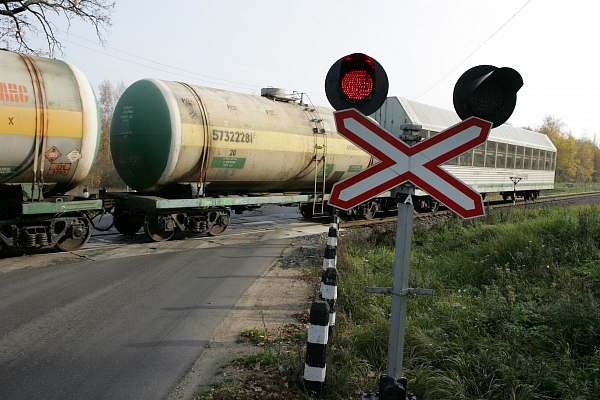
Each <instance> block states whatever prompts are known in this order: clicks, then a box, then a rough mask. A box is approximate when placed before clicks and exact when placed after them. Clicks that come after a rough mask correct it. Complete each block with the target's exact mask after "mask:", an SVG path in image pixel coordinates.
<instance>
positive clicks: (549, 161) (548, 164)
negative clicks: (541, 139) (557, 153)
mask: <svg viewBox="0 0 600 400" xmlns="http://www.w3.org/2000/svg"><path fill="white" fill-rule="evenodd" d="M544 153H545V154H546V160H545V162H544V170H545V171H550V166H551V165H552V161H551V160H550V157H551V154H552V153H550V152H549V151H544Z"/></svg>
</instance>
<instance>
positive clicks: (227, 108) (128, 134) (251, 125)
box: [110, 79, 371, 194]
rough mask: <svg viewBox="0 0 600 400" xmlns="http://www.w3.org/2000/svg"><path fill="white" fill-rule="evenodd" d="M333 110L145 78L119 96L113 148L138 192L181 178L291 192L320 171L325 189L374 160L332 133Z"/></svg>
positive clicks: (202, 184)
mask: <svg viewBox="0 0 600 400" xmlns="http://www.w3.org/2000/svg"><path fill="white" fill-rule="evenodd" d="M266 93H267V95H268V94H269V93H273V91H272V90H269V91H266ZM332 112H333V110H331V109H328V108H324V107H312V106H307V105H304V104H301V102H300V101H298V99H291V98H286V97H284V96H280V95H279V96H271V97H270V98H268V97H260V96H254V95H248V94H242V93H236V92H230V91H224V90H218V89H211V88H205V87H200V86H193V85H188V84H185V83H179V82H168V81H161V80H155V79H145V80H141V81H138V82H135V83H134V84H132V85H131V86H130V87H129V88H127V90H126V91H125V92H124V93H123V95H122V96H121V98H120V99H119V101H118V103H117V106H116V109H115V112H114V114H113V119H112V123H111V130H110V144H111V153H112V157H113V161H114V163H115V167H116V169H117V171H118V173H119V174H120V176H121V178H122V179H123V180H124V181H125V183H127V185H129V186H130V187H131V188H133V189H136V190H138V191H168V190H169V188H170V187H172V186H173V185H174V184H178V183H179V184H195V185H197V187H199V188H205V190H204V193H205V194H218V193H265V192H296V191H303V190H304V191H305V190H312V189H313V188H314V186H315V181H318V182H319V185H321V182H322V179H323V175H324V176H325V180H326V186H327V188H330V187H331V186H332V185H333V183H335V182H337V181H338V180H340V179H344V178H345V177H347V176H350V175H351V174H353V173H355V172H357V171H360V170H361V169H364V168H366V167H367V166H369V163H370V162H371V157H370V156H369V155H368V154H366V153H365V152H363V151H362V150H360V149H359V148H357V147H356V146H354V145H353V144H352V143H350V142H348V141H347V140H346V139H344V138H343V137H341V136H339V135H338V134H337V132H335V123H334V121H333V114H332Z"/></svg>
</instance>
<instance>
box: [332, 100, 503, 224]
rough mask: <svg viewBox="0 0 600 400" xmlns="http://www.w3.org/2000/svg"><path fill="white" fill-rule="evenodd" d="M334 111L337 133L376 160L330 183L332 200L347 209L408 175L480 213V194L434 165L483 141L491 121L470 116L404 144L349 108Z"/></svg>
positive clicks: (464, 209) (446, 200) (448, 202)
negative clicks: (365, 167)
mask: <svg viewBox="0 0 600 400" xmlns="http://www.w3.org/2000/svg"><path fill="white" fill-rule="evenodd" d="M334 115H335V123H336V126H337V130H338V132H339V134H340V135H342V136H343V137H345V138H346V139H348V140H350V141H351V142H352V143H354V144H356V145H357V146H358V147H360V148H361V149H363V150H364V151H366V152H367V153H369V154H371V155H372V156H373V157H375V158H376V159H377V160H379V162H378V163H376V164H374V165H372V166H370V167H369V168H367V169H365V170H363V171H361V172H359V173H357V174H355V175H352V176H351V177H349V178H347V179H344V180H343V181H340V182H337V183H336V184H335V185H333V190H332V192H331V196H330V198H329V204H331V205H332V206H334V207H337V208H341V209H343V210H349V209H350V208H352V207H355V206H357V205H359V204H361V203H364V202H365V201H368V200H370V199H372V198H374V197H376V196H377V195H379V194H381V193H383V192H385V191H387V190H390V189H393V188H395V187H397V186H399V185H401V184H403V183H404V182H407V181H410V182H412V183H413V184H414V185H416V186H418V187H419V188H420V189H422V190H424V191H425V192H427V193H429V195H431V196H432V197H433V198H435V199H436V200H438V201H439V202H440V203H442V204H444V205H445V206H446V207H448V208H449V209H451V210H452V211H454V212H455V213H457V214H458V215H460V216H461V217H463V218H473V217H479V216H482V215H485V209H484V207H483V199H482V197H481V195H480V194H479V193H477V192H476V191H475V190H473V189H472V188H470V187H469V186H467V185H466V184H465V183H464V182H462V181H461V180H459V179H458V178H456V177H455V176H454V175H452V174H450V173H448V172H447V171H446V170H444V169H443V168H442V167H441V166H440V165H441V164H443V163H445V162H446V161H448V160H451V159H452V158H454V157H457V156H459V155H461V154H463V153H464V152H466V151H469V150H471V149H472V148H474V147H477V146H479V145H480V144H482V143H484V142H485V141H486V140H487V137H488V135H489V133H490V130H491V129H492V123H491V122H488V121H485V120H482V119H479V118H476V117H471V118H469V119H466V120H464V121H462V122H460V123H458V124H456V125H454V126H452V127H450V128H448V129H446V130H444V131H442V132H440V133H439V134H438V135H435V136H432V137H430V138H429V139H427V140H424V141H422V142H419V143H417V144H415V145H414V146H409V145H407V144H406V143H404V142H403V141H402V140H400V139H399V138H397V137H395V136H393V135H392V134H391V133H389V132H387V131H386V130H385V129H383V128H381V127H380V126H379V125H377V124H376V123H375V122H373V121H372V120H370V119H369V118H367V117H365V116H364V115H363V114H361V113H360V112H358V111H356V110H354V109H352V110H343V111H337V112H335V113H334Z"/></svg>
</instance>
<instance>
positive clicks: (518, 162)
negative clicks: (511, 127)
mask: <svg viewBox="0 0 600 400" xmlns="http://www.w3.org/2000/svg"><path fill="white" fill-rule="evenodd" d="M524 156H525V147H523V146H517V155H516V157H515V168H517V169H523V157H524Z"/></svg>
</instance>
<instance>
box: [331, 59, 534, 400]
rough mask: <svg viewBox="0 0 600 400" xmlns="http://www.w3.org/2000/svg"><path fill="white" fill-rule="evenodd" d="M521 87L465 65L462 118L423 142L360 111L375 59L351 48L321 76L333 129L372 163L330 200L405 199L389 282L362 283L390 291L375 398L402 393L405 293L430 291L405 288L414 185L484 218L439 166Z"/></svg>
mask: <svg viewBox="0 0 600 400" xmlns="http://www.w3.org/2000/svg"><path fill="white" fill-rule="evenodd" d="M522 86H523V79H522V78H521V75H520V74H519V73H518V72H517V71H515V70H513V69H511V68H496V67H493V66H491V65H480V66H477V67H474V68H471V69H469V70H468V71H467V72H465V73H464V74H463V75H462V76H461V77H460V79H459V80H458V82H457V83H456V86H455V88H454V108H455V109H456V112H457V114H458V115H459V117H460V118H461V119H463V120H464V121H462V122H460V123H458V124H456V125H454V126H452V127H450V128H448V129H446V130H444V131H442V132H440V133H439V134H437V135H435V136H432V137H430V138H429V139H427V140H424V141H422V142H419V139H420V138H419V137H418V136H416V135H404V136H402V138H403V139H405V140H407V141H408V143H405V142H404V141H403V140H401V139H399V138H396V137H395V136H393V135H392V134H391V133H389V132H387V131H386V130H385V129H383V128H381V127H380V126H379V125H377V124H376V123H375V122H373V121H372V120H370V119H368V118H367V117H366V116H365V115H363V114H367V115H368V114H372V113H374V112H375V111H377V109H379V108H380V107H381V106H382V105H383V102H384V101H385V97H386V96H387V90H388V80H387V75H386V74H385V71H384V70H383V68H382V67H381V65H379V63H377V61H375V60H374V59H373V58H371V57H369V56H366V55H364V54H360V53H355V54H351V55H349V56H346V57H342V58H340V59H339V60H338V61H337V62H336V63H334V64H333V66H332V67H331V69H330V70H329V72H328V73H327V77H326V79H325V92H326V94H327V99H328V100H329V103H331V105H332V106H333V108H335V109H336V110H337V111H336V112H335V113H334V118H335V123H336V127H337V131H338V133H339V134H340V135H341V136H343V137H345V138H346V139H348V140H350V141H351V142H352V143H354V144H355V145H357V146H358V147H360V148H361V149H363V150H364V151H366V152H367V153H369V154H371V155H372V156H373V157H374V158H376V159H377V160H378V161H379V162H378V163H376V164H375V165H372V166H370V167H369V168H367V169H365V170H364V171H361V172H359V173H357V174H355V175H352V176H351V177H349V178H347V179H345V180H343V181H340V182H337V183H336V184H335V185H334V186H333V188H332V191H331V195H330V197H329V204H330V205H332V206H334V207H337V208H341V209H344V210H349V209H350V208H352V207H355V206H357V205H359V204H361V203H364V202H366V201H368V200H370V199H372V198H373V197H375V196H377V195H378V194H380V193H383V192H385V191H387V190H390V189H393V188H398V194H399V197H398V199H400V197H404V198H405V199H407V200H405V201H399V203H398V223H397V228H396V229H397V231H396V256H395V262H394V278H393V287H391V288H366V289H367V292H370V293H391V294H392V308H391V318H390V337H389V341H388V373H387V374H384V375H382V376H381V377H380V387H379V393H378V395H379V396H378V397H377V398H378V399H379V400H392V399H394V400H396V399H405V398H407V396H406V395H407V393H406V379H405V378H402V377H401V376H402V360H403V352H404V330H405V324H406V304H407V296H408V294H409V293H417V294H430V295H432V294H435V292H434V291H433V290H430V289H411V288H409V287H408V278H409V270H410V268H409V267H410V249H411V243H412V228H413V224H412V221H413V210H414V206H413V204H412V201H410V200H408V199H409V198H410V197H411V196H412V195H414V193H415V187H416V186H418V187H419V188H421V189H423V190H424V191H426V192H427V193H429V195H431V196H432V197H434V198H435V199H437V200H438V201H439V202H441V203H443V204H444V205H446V206H447V207H448V208H450V209H451V210H453V211H454V212H456V213H457V214H459V215H460V216H461V217H463V218H473V217H479V216H482V215H485V210H484V207H483V199H482V197H481V195H480V194H479V193H478V192H476V191H475V190H473V189H471V188H470V187H469V186H467V185H466V184H464V183H463V182H461V181H460V180H459V179H457V178H456V177H454V176H453V175H451V174H450V173H448V172H447V171H446V170H445V169H443V168H442V167H441V164H443V163H445V162H446V161H449V160H451V159H452V158H454V157H457V156H459V155H461V154H463V153H465V152H467V151H469V150H471V149H473V148H475V147H477V146H479V145H481V144H483V143H484V142H485V141H486V140H487V137H488V135H489V133H490V130H491V129H492V128H493V127H496V126H499V125H501V124H503V123H504V122H506V120H507V119H508V117H510V115H511V114H512V112H513V110H514V108H515V105H516V101H517V94H516V93H517V91H518V90H519V89H520V88H521V87H522ZM351 108H354V109H351ZM357 110H358V111H357ZM361 112H362V113H363V114H361ZM406 182H410V183H409V184H406ZM365 398H373V397H372V396H371V395H368V397H364V395H363V399H365Z"/></svg>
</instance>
